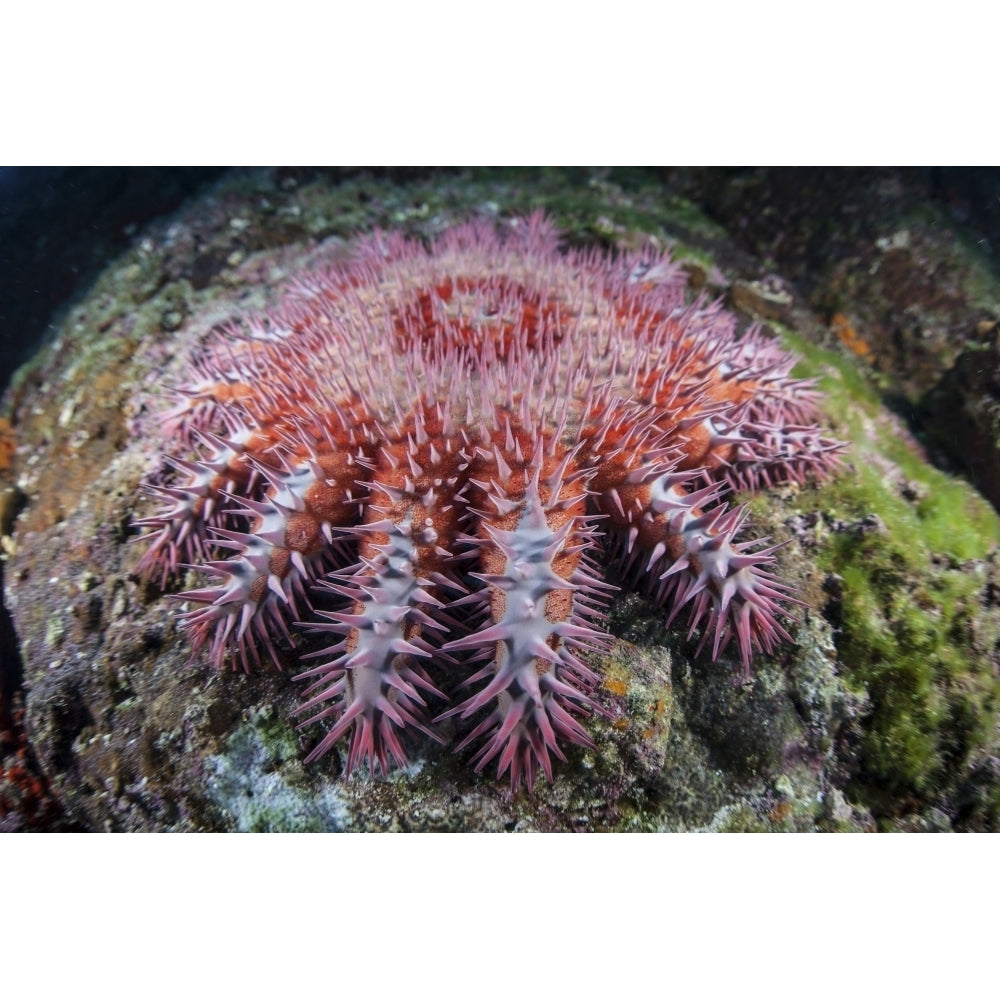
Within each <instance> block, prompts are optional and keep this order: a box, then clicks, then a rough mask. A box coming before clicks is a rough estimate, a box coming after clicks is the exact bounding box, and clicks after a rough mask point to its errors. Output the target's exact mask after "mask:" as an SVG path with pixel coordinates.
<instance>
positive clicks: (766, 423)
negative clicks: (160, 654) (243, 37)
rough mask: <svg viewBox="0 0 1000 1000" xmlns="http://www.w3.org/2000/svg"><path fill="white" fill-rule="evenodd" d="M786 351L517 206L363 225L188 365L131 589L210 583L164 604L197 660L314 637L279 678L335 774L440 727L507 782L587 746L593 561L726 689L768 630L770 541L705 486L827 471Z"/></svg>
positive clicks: (602, 638)
mask: <svg viewBox="0 0 1000 1000" xmlns="http://www.w3.org/2000/svg"><path fill="white" fill-rule="evenodd" d="M793 363H794V358H793V356H792V355H790V354H788V353H787V352H785V351H783V350H782V349H781V348H780V347H779V346H778V344H777V343H776V342H775V341H773V340H771V339H769V338H768V337H766V336H764V334H763V333H762V331H761V330H760V329H759V328H757V327H751V328H749V329H748V330H746V331H744V332H743V333H742V335H738V332H737V324H736V320H735V318H734V317H733V316H732V315H731V314H729V313H727V312H726V311H725V310H724V309H723V308H722V306H721V304H720V303H718V302H715V303H712V302H708V301H707V300H705V299H703V298H698V299H697V300H695V301H694V302H693V303H686V301H685V294H684V280H683V274H682V272H681V270H680V268H679V267H678V266H677V265H675V264H674V263H673V262H672V261H671V260H670V258H669V257H668V256H667V255H665V254H662V253H655V252H652V251H634V252H630V253H626V254H623V255H621V256H618V257H614V256H607V255H602V254H600V253H599V252H596V251H568V252H561V251H560V249H559V246H558V238H557V234H556V233H555V231H554V229H553V228H552V226H551V225H550V224H549V223H548V222H547V221H546V220H545V219H544V218H542V217H540V216H537V215H536V216H533V217H531V218H529V219H527V220H521V221H520V222H518V223H516V224H514V225H512V226H511V227H510V229H509V231H508V232H507V233H506V234H505V235H503V236H500V235H498V234H497V233H496V232H495V231H494V229H493V228H491V227H489V226H486V225H478V224H469V225H465V226H460V227H457V228H455V229H452V230H450V231H448V232H446V233H445V234H444V235H442V236H441V237H440V238H438V239H437V240H436V241H434V242H433V244H432V245H431V246H430V247H429V248H425V247H423V246H421V245H419V244H415V243H412V242H408V241H407V240H405V239H404V238H403V237H402V236H398V235H394V234H382V233H376V234H375V235H374V236H372V237H370V238H367V239H364V240H360V241H358V242H357V244H356V245H355V247H354V254H353V256H352V258H351V259H350V260H348V261H347V262H342V263H338V264H336V265H334V266H333V267H331V268H329V269H328V270H326V271H325V272H322V273H318V274H314V275H309V276H306V277H303V278H300V279H299V280H298V281H297V282H296V283H295V284H294V285H293V287H292V288H291V290H290V292H289V295H288V296H287V298H286V299H285V300H284V302H283V303H282V304H281V305H280V306H279V307H277V308H275V309H273V310H271V311H270V312H269V313H267V314H266V315H263V316H257V317H250V318H247V319H246V320H244V321H242V322H241V323H239V324H231V325H230V326H228V327H227V328H225V329H223V330H221V331H219V332H217V333H216V334H215V335H214V336H212V337H211V338H209V339H208V340H207V341H206V342H205V343H204V344H203V345H202V347H201V348H200V351H199V353H198V354H197V356H195V357H193V358H192V359H191V361H190V370H189V373H188V377H187V380H186V381H185V382H184V383H183V384H181V385H179V386H177V387H176V396H177V399H176V402H175V404H174V406H173V408H172V409H171V410H170V411H169V412H167V413H165V414H163V416H162V422H161V426H162V428H163V431H164V433H165V436H166V439H167V443H166V454H165V456H164V458H163V462H162V464H161V466H160V468H159V469H158V470H157V471H156V472H155V473H154V474H153V475H151V476H150V477H149V479H148V482H147V484H146V492H147V493H148V494H150V495H151V496H152V497H154V498H155V499H156V500H157V501H158V502H159V504H160V507H159V509H158V511H157V512H156V513H153V514H150V515H149V516H147V517H145V518H142V519H141V520H140V521H139V524H140V526H141V527H142V528H143V529H144V534H143V535H142V536H141V537H142V539H143V540H144V544H145V545H146V546H147V549H146V552H145V554H144V555H143V557H142V558H141V560H140V562H139V564H138V567H137V572H138V573H139V574H140V575H142V576H144V577H146V578H147V579H149V580H151V581H154V582H156V583H157V584H159V585H160V586H161V587H163V588H167V587H168V586H169V583H170V581H171V579H172V578H174V577H175V576H177V575H178V573H179V571H180V570H182V569H183V568H185V567H188V566H192V567H194V568H196V569H198V570H199V571H201V572H202V573H204V574H206V575H207V576H208V577H209V578H210V579H209V580H208V581H206V582H205V584H204V586H201V587H199V588H197V589H193V590H188V591H186V592H184V593H181V594H179V595H177V598H178V599H179V600H181V601H183V602H186V603H187V604H188V608H187V610H185V611H184V612H183V613H182V621H183V624H184V626H185V627H186V629H187V631H188V632H189V634H190V636H191V640H192V643H193V646H194V648H195V650H196V651H197V650H200V649H206V650H207V651H208V655H209V657H210V659H211V660H212V662H213V663H215V664H216V665H219V666H221V665H222V664H223V663H224V662H225V661H226V660H227V659H232V660H233V661H234V662H235V663H236V664H239V665H242V666H243V667H245V668H249V667H250V666H251V665H253V664H255V663H258V662H260V661H262V660H265V659H267V660H274V661H280V650H279V646H280V644H281V642H282V640H284V641H285V642H287V643H289V644H291V645H294V644H295V643H296V641H297V635H296V631H297V629H299V628H302V629H304V630H305V632H306V634H315V635H319V636H321V637H332V642H331V643H330V644H329V645H328V646H326V647H325V648H323V649H320V650H318V651H315V652H311V653H309V654H307V655H308V656H309V657H311V658H312V659H314V660H316V661H318V662H317V663H316V664H315V665H312V666H310V667H309V669H307V670H305V671H304V672H303V673H302V674H300V675H299V676H300V677H302V678H304V679H306V680H307V681H308V682H309V683H308V686H307V687H306V689H305V692H304V698H305V700H304V702H303V704H302V705H301V707H300V709H299V711H300V713H301V714H302V716H303V717H304V722H303V724H304V725H309V724H311V723H314V722H326V723H328V725H329V728H328V730H327V731H326V733H325V735H324V736H323V737H322V738H321V739H320V740H319V741H318V743H317V744H316V746H315V748H314V749H313V750H312V752H311V753H310V754H309V757H308V758H307V761H309V760H314V759H316V758H318V757H320V756H322V755H323V754H325V753H327V752H328V751H329V750H330V749H331V748H332V747H333V746H334V745H335V744H336V743H338V742H339V741H340V740H342V739H346V740H347V745H348V751H347V765H346V766H347V770H348V771H349V772H350V771H352V770H353V769H354V768H355V767H356V766H358V765H361V764H363V763H365V762H367V764H368V767H369V770H370V771H371V773H372V774H374V771H375V769H376V767H378V768H380V769H381V770H382V771H383V772H387V771H388V770H389V769H390V767H391V766H392V765H393V764H395V765H399V766H405V764H406V761H407V756H406V751H405V748H404V739H405V737H406V736H407V735H408V734H412V733H413V732H414V731H418V732H422V733H424V734H425V735H427V736H428V737H431V738H434V739H437V740H441V741H443V740H445V739H446V735H447V734H448V733H450V731H451V729H452V727H453V726H454V725H455V724H456V723H455V722H454V721H453V720H457V725H458V726H459V727H463V726H465V727H467V728H466V729H465V731H464V732H463V734H462V738H461V739H460V740H459V741H458V743H457V749H458V750H463V749H465V748H466V747H468V746H471V745H475V746H476V747H477V749H476V750H475V751H474V757H473V761H474V764H475V768H476V770H481V769H482V768H484V767H486V766H487V765H488V764H490V763H492V762H496V764H497V769H498V774H500V775H503V774H504V773H509V776H510V781H511V785H512V787H514V788H516V787H517V786H518V785H520V784H521V783H522V782H523V783H524V784H525V785H526V786H527V787H528V789H529V790H530V789H531V788H532V787H533V785H534V782H535V779H536V777H537V774H538V771H539V770H541V771H542V772H543V773H544V774H545V775H546V777H547V778H548V779H549V780H551V779H552V758H553V757H556V758H558V759H562V760H565V755H564V752H563V749H562V745H563V744H565V743H575V744H579V745H583V746H591V745H592V741H591V737H590V736H589V734H588V732H587V729H586V728H585V727H584V725H583V724H582V720H583V719H584V718H585V717H586V716H588V715H589V714H591V713H593V712H594V711H601V710H602V709H601V707H600V705H599V702H598V701H597V700H596V689H597V685H598V677H597V675H596V674H595V673H594V672H593V670H592V669H591V668H590V667H589V666H588V665H587V664H586V663H585V662H584V659H583V655H584V654H585V653H586V652H588V651H593V650H601V649H604V648H605V646H606V639H607V634H606V631H605V629H604V627H603V609H604V606H605V603H606V600H607V596H608V594H609V592H610V591H611V590H613V589H614V587H613V586H612V585H611V584H610V583H608V582H607V581H606V580H605V579H604V574H603V573H602V570H601V567H602V566H603V565H604V564H606V563H613V564H615V565H616V566H617V569H618V574H619V577H620V579H621V581H622V582H624V583H625V584H626V585H629V586H637V587H641V588H643V589H644V590H646V591H647V592H648V593H649V594H650V596H651V597H652V599H653V600H654V602H655V603H656V604H657V605H659V606H661V607H663V608H664V609H666V610H667V623H668V624H669V623H670V622H672V621H673V620H674V619H675V618H676V617H677V616H678V614H680V613H681V612H682V611H683V610H684V609H685V608H686V609H687V610H688V615H689V632H688V636H689V638H690V637H691V636H693V635H694V633H695V632H696V631H698V630H701V640H700V645H699V647H698V648H699V650H701V649H702V648H704V647H706V646H709V647H710V651H711V655H712V657H713V658H718V657H719V656H720V655H721V653H722V651H723V650H724V649H725V648H726V646H727V645H728V644H729V643H730V642H731V641H733V640H735V642H736V646H737V648H738V652H739V658H740V663H741V674H742V675H746V674H748V673H749V670H750V665H751V659H752V656H753V653H754V651H755V650H762V651H764V652H770V651H772V650H773V649H774V648H775V647H776V645H777V644H778V643H779V642H780V641H781V640H787V639H788V638H789V637H788V635H787V633H786V631H785V629H784V628H783V626H782V624H781V622H780V620H779V619H780V615H781V614H782V612H783V610H785V609H787V606H788V605H789V604H791V603H795V599H794V598H793V597H792V596H791V595H790V593H789V588H788V587H787V586H786V585H785V584H784V583H783V582H782V581H781V580H780V579H778V578H777V576H776V575H775V573H774V571H773V570H774V563H775V559H774V549H775V547H774V546H768V545H767V541H766V539H759V540H756V541H754V540H744V541H738V540H737V536H738V534H739V532H740V529H741V528H742V526H743V524H744V522H745V520H746V517H747V511H746V509H745V508H742V507H730V506H729V505H728V503H727V501H726V499H725V497H726V495H727V494H729V493H731V492H732V491H734V490H739V489H748V490H751V491H752V490H755V489H757V488H759V487H761V486H769V485H773V484H775V483H779V482H788V481H794V482H803V481H805V479H806V478H807V477H809V476H821V475H823V474H826V473H828V472H829V471H830V470H831V469H832V468H834V466H835V465H836V464H837V454H838V452H839V450H840V445H839V444H838V443H837V442H835V441H832V440H830V439H828V438H826V437H824V436H823V434H822V433H821V431H820V430H819V428H818V427H817V426H816V420H817V413H816V408H815V401H816V392H815V389H814V387H813V385H812V383H811V382H809V381H803V380H798V379H794V378H792V377H791V376H790V371H791V368H792V365H793ZM456 677H457V678H458V679H459V680H460V683H459V684H458V689H460V690H462V691H463V696H461V697H460V698H459V700H457V701H456V699H455V698H454V694H453V691H451V690H449V691H448V692H447V693H446V692H445V691H444V690H442V688H449V687H450V685H448V684H446V683H445V681H446V680H449V679H452V678H456ZM432 699H433V700H438V701H440V702H442V703H443V704H442V705H441V710H439V711H437V714H435V713H434V711H432V709H431V708H430V705H429V702H430V701H431V700H432Z"/></svg>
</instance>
